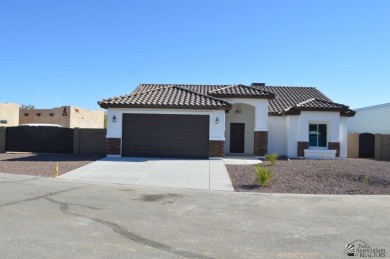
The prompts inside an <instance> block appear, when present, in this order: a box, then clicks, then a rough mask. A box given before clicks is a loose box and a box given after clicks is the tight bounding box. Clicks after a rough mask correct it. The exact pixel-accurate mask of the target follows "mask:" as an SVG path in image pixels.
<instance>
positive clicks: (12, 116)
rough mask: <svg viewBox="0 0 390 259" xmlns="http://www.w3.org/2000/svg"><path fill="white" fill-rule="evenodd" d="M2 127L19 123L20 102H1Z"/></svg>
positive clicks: (0, 116) (0, 118) (0, 124)
mask: <svg viewBox="0 0 390 259" xmlns="http://www.w3.org/2000/svg"><path fill="white" fill-rule="evenodd" d="M0 121H7V123H0V127H12V126H18V125H19V104H17V103H0Z"/></svg>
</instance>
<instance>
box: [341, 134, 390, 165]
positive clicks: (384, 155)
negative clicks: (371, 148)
mask: <svg viewBox="0 0 390 259" xmlns="http://www.w3.org/2000/svg"><path fill="white" fill-rule="evenodd" d="M348 157H349V158H359V134H358V133H351V134H348ZM375 159H377V160H390V134H375Z"/></svg>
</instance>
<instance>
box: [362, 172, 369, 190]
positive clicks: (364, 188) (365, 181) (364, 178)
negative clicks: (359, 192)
mask: <svg viewBox="0 0 390 259" xmlns="http://www.w3.org/2000/svg"><path fill="white" fill-rule="evenodd" d="M362 182H363V192H366V189H367V187H368V184H369V183H370V177H369V176H368V175H365V176H363V179H362Z"/></svg>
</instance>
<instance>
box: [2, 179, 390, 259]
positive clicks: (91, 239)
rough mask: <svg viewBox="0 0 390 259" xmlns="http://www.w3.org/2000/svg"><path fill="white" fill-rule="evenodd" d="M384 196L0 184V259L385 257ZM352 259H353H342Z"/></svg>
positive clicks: (389, 224) (387, 200)
mask: <svg viewBox="0 0 390 259" xmlns="http://www.w3.org/2000/svg"><path fill="white" fill-rule="evenodd" d="M389 215H390V196H325V195H322V196H319V195H316V196H314V195H312V196H303V195H302V196H299V195H270V194H248V193H232V192H218V191H203V190H184V189H169V188H147V187H134V186H128V185H98V184H88V183H80V182H67V181H65V180H60V179H44V178H34V177H29V176H14V175H6V174H0V248H1V249H0V258H186V257H188V258H348V256H346V254H344V246H345V245H346V244H347V243H350V242H352V241H354V240H356V239H360V240H363V241H365V242H366V243H369V244H370V245H372V246H375V247H380V248H385V249H387V256H389V253H390V235H389V233H390V220H389ZM349 258H351V257H349Z"/></svg>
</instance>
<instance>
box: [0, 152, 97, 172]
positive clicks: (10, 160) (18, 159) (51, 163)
mask: <svg viewBox="0 0 390 259" xmlns="http://www.w3.org/2000/svg"><path fill="white" fill-rule="evenodd" d="M102 157H104V155H72V154H33V153H3V154H0V173H7V174H25V175H36V176H43V177H54V173H55V165H56V162H58V168H59V173H58V175H61V174H64V173H67V172H69V171H72V170H74V169H76V168H79V167H81V166H84V165H86V164H89V163H92V162H94V161H96V160H98V159H101V158H102Z"/></svg>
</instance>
